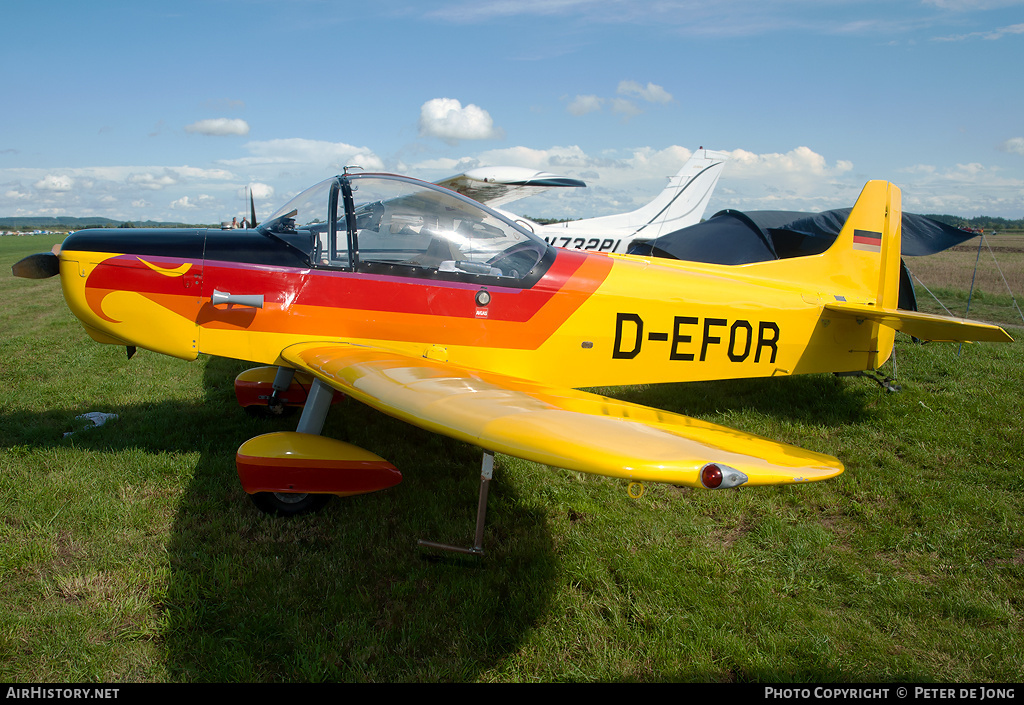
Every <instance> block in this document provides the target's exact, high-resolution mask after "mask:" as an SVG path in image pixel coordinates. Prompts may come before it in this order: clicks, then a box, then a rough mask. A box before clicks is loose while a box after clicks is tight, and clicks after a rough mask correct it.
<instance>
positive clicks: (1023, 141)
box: [999, 137, 1024, 157]
mask: <svg viewBox="0 0 1024 705" xmlns="http://www.w3.org/2000/svg"><path fill="white" fill-rule="evenodd" d="M999 148H1000V149H1001V150H1003V151H1004V152H1009V153H1010V154H1019V155H1020V156H1022V157H1024V137H1011V138H1010V139H1008V140H1006V141H1005V142H1003V143H1002V144H1001V145H999Z"/></svg>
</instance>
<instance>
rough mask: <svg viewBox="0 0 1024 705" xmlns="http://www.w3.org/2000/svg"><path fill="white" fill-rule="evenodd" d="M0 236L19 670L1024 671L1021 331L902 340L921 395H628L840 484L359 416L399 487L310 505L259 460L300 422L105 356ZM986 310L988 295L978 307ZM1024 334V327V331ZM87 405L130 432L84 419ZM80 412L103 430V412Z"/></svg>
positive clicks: (41, 674) (222, 376) (3, 653)
mask: <svg viewBox="0 0 1024 705" xmlns="http://www.w3.org/2000/svg"><path fill="white" fill-rule="evenodd" d="M50 244H52V243H50V242H42V241H40V240H39V239H38V238H3V239H2V240H0V297H2V300H3V301H4V306H3V309H2V313H0V316H2V325H3V331H4V332H3V334H2V336H0V380H2V382H3V385H4V389H5V391H6V397H5V401H6V403H5V404H4V405H3V407H2V409H0V544H2V548H0V681H3V682H47V681H62V682H67V681H86V682H88V681H121V682H133V681H182V682H211V681H217V682H219V681H266V682H270V681H321V680H329V681H377V682H379V681H457V682H463V681H651V680H682V681H764V682H769V681H785V682H793V681H830V682H831V681H860V682H876V681H943V682H957V681H963V682H989V681H994V682H1008V681H1009V682H1013V681H1019V680H1020V674H1021V673H1022V672H1024V663H1022V660H1024V656H1022V655H1024V636H1022V634H1024V624H1022V609H1024V597H1022V596H1024V537H1022V533H1021V519H1020V517H1021V514H1022V509H1024V506H1022V504H1024V479H1022V477H1021V472H1020V464H1021V459H1022V458H1024V440H1022V433H1021V431H1022V429H1021V421H1020V419H1021V417H1022V416H1024V409H1022V402H1021V400H1020V390H1021V389H1022V388H1024V365H1022V363H1021V352H1022V344H1021V343H1014V344H1011V345H989V344H982V345H966V346H964V348H963V350H962V352H961V353H960V355H959V356H958V355H957V346H955V345H937V344H935V345H925V346H914V345H912V344H910V342H909V341H908V340H905V339H903V340H901V341H900V342H899V345H898V355H897V361H898V365H899V366H898V371H899V382H900V383H901V384H902V385H903V390H902V391H901V392H900V393H897V394H887V393H885V392H883V391H882V390H881V388H880V387H878V386H876V385H874V384H873V383H871V382H869V381H867V380H864V379H853V378H836V377H833V376H828V375H820V376H808V377H794V378H788V379H768V380H750V381H730V382H716V383H702V384H691V385H653V386H648V387H628V388H622V389H619V390H616V394H617V395H618V396H620V397H621V398H625V399H628V400H630V401H636V402H640V403H644V404H648V405H651V406H656V407H659V408H665V409H669V410H673V411H678V412H682V413H686V414H689V415H692V416H696V417H699V418H703V419H707V420H710V421H714V422H717V423H722V424H725V425H729V426H734V427H736V428H740V429H743V430H745V431H749V432H753V433H759V434H762V435H766V436H769V437H772V438H776V439H779V440H783V441H786V442H789V443H793V444H796V445H800V446H803V447H806V448H810V449H813V450H818V451H822V452H827V453H831V454H835V455H838V456H839V457H840V459H842V460H843V462H844V463H845V464H846V472H845V473H844V474H843V475H841V476H840V477H838V478H836V479H834V480H831V481H827V482H822V483H815V484H812V485H806V486H788V487H781V488H741V489H739V490H735V491H726V492H703V491H691V490H685V489H680V488H676V487H671V486H663V485H649V486H648V487H647V492H646V494H645V495H644V496H643V497H642V498H640V499H639V500H632V499H630V498H629V497H628V496H627V494H626V487H625V484H624V483H622V482H620V481H616V480H612V479H608V478H601V477H593V476H588V475H582V474H578V473H572V472H567V471H564V470H559V469H552V468H547V467H543V466H539V465H536V464H533V463H528V462H525V461H521V460H518V459H515V458H510V457H508V456H500V455H499V456H498V457H497V459H496V471H495V482H494V483H492V487H491V496H490V503H489V505H488V524H487V531H486V535H485V538H484V547H485V550H486V552H487V555H486V557H485V558H483V559H482V560H480V559H475V558H468V557H466V558H462V557H458V556H454V555H452V556H434V555H431V554H428V553H426V552H424V551H422V550H421V549H418V548H417V547H416V540H417V539H418V538H426V539H430V540H435V541H444V542H451V543H457V544H461V545H469V544H471V543H472V535H473V522H474V518H475V511H476V498H477V491H478V480H479V461H480V457H479V452H478V451H477V450H475V449H474V448H472V447H469V446H466V445H464V444H461V443H458V442H455V441H452V440H450V439H447V438H444V437H440V436H435V435H432V434H429V433H427V432H424V431H421V430H419V429H415V428H412V427H409V426H407V425H405V424H403V423H401V422H398V421H395V420H393V419H390V418H388V417H386V416H383V415H381V414H378V413H376V412H374V411H372V410H369V409H367V408H366V407H363V406H361V405H359V404H357V403H355V402H352V401H351V400H347V401H346V402H344V403H343V404H341V405H339V406H338V407H336V408H335V409H334V410H333V411H332V413H331V415H330V417H329V418H328V422H327V426H326V428H325V434H327V435H329V436H332V437H335V438H340V439H343V440H347V441H349V442H352V443H355V444H356V445H359V446H362V447H365V448H367V449H369V450H372V451H374V452H376V453H378V454H379V455H381V456H383V457H385V458H387V459H388V460H390V461H392V462H393V463H394V464H395V465H396V466H398V467H399V468H400V469H401V470H402V472H403V474H404V477H405V479H404V481H403V483H402V484H400V485H399V486H397V487H395V488H393V489H391V490H388V491H385V492H381V493H376V494H371V495H364V496H361V497H355V498H350V499H346V500H339V501H335V502H333V503H332V504H330V505H329V506H328V507H327V508H326V509H325V510H324V511H323V512H321V513H319V514H317V515H315V516H308V517H299V518H296V519H293V520H280V519H273V518H270V517H267V516H264V515H262V514H260V513H258V512H257V511H256V510H255V509H254V508H253V507H252V505H251V504H250V503H249V502H248V500H247V498H246V496H245V494H244V493H243V491H242V490H241V488H240V486H239V483H238V479H237V475H236V472H235V469H234V459H233V455H234V452H235V450H236V449H237V447H238V445H240V444H241V443H242V442H243V441H245V440H246V439H248V438H250V437H252V436H255V435H258V434H260V433H265V432H268V431H271V430H286V429H292V428H294V423H295V419H294V418H292V419H285V420H274V421H266V420H262V421H261V420H257V419H253V418H251V417H249V416H247V415H246V414H244V413H243V412H242V411H241V410H240V409H239V408H238V407H237V405H236V404H235V402H234V396H233V390H232V381H233V379H234V376H235V375H236V374H237V373H238V372H240V371H241V370H242V369H244V368H245V367H246V365H245V364H243V363H238V362H234V361H227V360H220V359H210V358H201V359H199V360H197V361H195V362H192V363H186V362H182V361H180V360H175V359H172V358H166V357H161V356H159V355H156V354H153V353H149V352H147V351H139V353H138V355H136V356H135V357H134V358H133V359H132V360H130V361H129V360H127V359H126V356H125V353H124V350H123V349H121V348H115V347H111V346H104V345H99V344H96V343H94V342H92V341H91V340H89V339H88V337H87V336H86V334H85V333H84V331H82V329H81V327H80V326H79V325H78V324H77V322H76V321H75V319H74V317H73V316H72V315H71V314H70V312H69V311H68V310H67V307H66V306H65V305H64V303H63V301H62V300H61V295H60V290H59V286H57V282H56V280H50V281H45V282H30V281H24V280H19V279H14V278H13V277H11V276H10V275H9V274H8V273H9V271H10V269H9V267H10V264H11V263H13V262H14V261H16V260H17V259H19V258H20V257H21V256H23V255H24V254H29V253H31V252H35V251H40V250H46V249H49V245H50ZM972 310H973V305H972ZM1013 333H1014V334H1015V336H1016V337H1017V338H1018V339H1019V338H1020V337H1021V331H1020V329H1017V330H1015V331H1013ZM87 411H104V412H112V413H116V414H118V419H117V420H115V421H112V422H110V423H108V424H107V425H105V426H102V427H99V428H95V429H91V430H85V431H79V432H78V433H75V434H74V435H72V436H69V437H66V438H65V437H63V433H64V432H65V431H68V430H72V429H74V428H75V427H76V421H75V417H76V416H77V415H79V414H82V413H85V412H87ZM77 425H80V424H77Z"/></svg>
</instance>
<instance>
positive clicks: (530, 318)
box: [14, 173, 1010, 554]
mask: <svg viewBox="0 0 1024 705" xmlns="http://www.w3.org/2000/svg"><path fill="white" fill-rule="evenodd" d="M900 221H901V211H900V191H899V189H898V188H896V187H895V186H894V185H892V184H889V183H886V182H882V181H872V182H869V183H868V184H867V185H866V186H865V187H864V190H863V192H862V193H861V196H860V198H859V199H858V201H857V204H856V206H855V207H854V209H853V211H852V213H851V214H850V216H849V218H848V220H847V222H846V225H845V227H844V229H843V231H842V233H841V234H840V235H839V237H838V238H837V239H836V241H835V243H834V244H833V246H832V247H831V248H830V249H829V250H827V251H826V252H824V253H822V254H818V255H812V256H806V257H798V258H792V259H787V260H777V261H771V262H759V263H754V264H748V265H739V266H727V265H712V264H701V263H694V262H680V261H674V260H661V259H655V258H644V257H631V256H624V255H614V254H603V253H592V252H583V251H573V250H563V249H558V248H555V247H553V246H551V245H549V244H547V243H545V242H544V241H543V240H542V239H540V238H539V237H537V236H535V235H533V234H531V233H529V232H527V231H525V230H523V229H521V228H520V227H519V226H517V225H516V224H514V223H513V222H512V221H511V220H509V219H507V218H505V217H503V216H502V215H500V214H498V213H496V212H494V211H492V210H489V209H488V208H486V207H485V206H483V205H481V204H479V203H477V202H475V201H472V200H470V199H468V198H465V197H463V196H460V195H459V194H457V193H454V192H452V191H449V190H447V189H444V188H441V187H438V186H435V185H433V184H428V183H425V182H421V181H416V180H413V179H409V178H405V177H400V176H395V175H388V174H364V173H358V174H348V173H346V174H343V175H340V176H337V177H333V178H330V179H327V180H325V181H323V182H321V183H319V184H317V185H315V186H313V187H311V188H310V189H308V190H306V191H304V192H302V193H301V194H299V195H298V196H296V197H295V198H294V199H292V200H291V201H290V202H289V203H288V204H286V205H285V206H284V207H283V208H282V209H281V210H279V211H278V212H277V213H275V214H274V215H273V216H272V217H271V219H270V220H268V221H267V222H266V223H264V224H262V225H260V226H259V227H257V228H254V229H246V230H148V231H147V230H138V229H127V230H125V229H118V230H85V231H79V232H77V233H73V234H72V235H70V236H69V237H68V238H67V239H66V240H65V241H64V243H63V245H62V246H61V248H60V251H59V254H54V253H44V254H39V255H33V256H31V257H28V258H26V259H24V260H22V261H21V262H19V263H18V264H17V265H15V267H14V273H15V274H16V275H18V276H26V277H31V278H43V277H47V276H52V275H55V274H57V273H58V272H59V274H60V280H61V284H62V287H63V290H64V296H65V299H66V301H67V303H68V305H69V306H70V308H71V310H72V311H73V312H74V313H75V315H76V316H77V317H78V318H79V319H80V321H81V322H82V325H83V326H84V327H85V329H86V331H87V332H88V333H89V335H90V336H92V338H94V339H95V340H97V341H99V342H102V343H110V344H116V345H124V346H127V347H128V349H129V354H131V353H132V352H133V351H134V348H135V346H138V347H142V348H146V349H149V350H153V351H156V352H160V353H164V354H167V355H173V356H176V357H180V358H184V359H193V358H195V357H196V356H197V355H198V354H199V353H206V354H210V355H220V356H225V357H231V358H237V359H242V360H249V361H253V362H256V363H260V364H263V365H267V366H270V367H264V368H257V369H256V370H252V371H249V372H246V373H243V374H242V375H240V376H239V378H238V380H237V381H236V390H237V391H238V395H239V400H240V401H241V402H242V403H243V404H263V405H267V406H269V407H271V408H280V406H281V405H282V404H292V405H299V406H302V414H301V416H300V418H299V422H298V427H297V430H296V431H295V432H278V433H271V434H266V435H263V436H259V437H257V438H254V439H251V440H249V441H247V442H246V443H244V444H243V445H242V446H241V447H240V448H239V450H238V455H237V467H238V472H239V476H240V479H241V481H242V485H243V487H244V488H245V490H246V492H248V493H249V494H250V495H251V496H252V497H253V499H254V501H255V502H256V504H257V506H259V507H260V508H261V509H264V510H266V511H273V512H278V513H284V514H292V513H298V512H302V511H308V510H311V509H314V508H317V507H319V506H320V505H322V504H323V502H324V501H325V500H326V499H327V498H328V497H329V496H330V495H341V496H344V495H350V494H358V493H362V492H370V491H374V490H379V489H383V488H385V487H390V486H392V485H394V484H396V483H397V482H399V481H400V479H401V475H400V474H399V473H398V471H397V470H396V469H395V468H394V467H393V466H392V465H391V464H390V463H388V462H387V461H386V460H384V459H382V458H380V457H378V456H376V455H374V454H372V453H370V452H368V451H365V450H362V449H359V448H355V447H354V446H351V445H349V444H346V443H342V442H340V441H337V440H333V439H329V438H325V437H323V436H321V435H320V433H321V430H322V428H323V424H324V420H325V418H326V415H327V412H328V410H329V408H330V405H331V403H332V401H333V400H334V397H335V391H340V392H342V393H344V394H346V395H348V396H350V397H352V398H354V399H357V400H358V401H360V402H363V403H365V404H368V405H369V406H372V407H374V408H376V409H378V410H380V411H383V412H385V413H387V414H390V415H392V416H395V417H397V418H399V419H402V420H404V421H407V422H409V423H411V424H414V425H417V426H420V427H422V428H424V429H427V430H430V431H434V432H437V433H441V434H444V435H447V436H451V437H453V438H457V439H460V440H463V441H465V442H467V443H471V444H473V445H476V446H479V447H480V448H482V449H483V450H484V463H483V470H482V473H481V496H480V506H479V510H478V522H477V537H476V543H475V545H474V547H473V548H471V549H459V548H456V547H445V546H441V547H443V548H452V549H454V550H464V551H467V552H470V553H478V554H479V553H482V531H483V522H484V516H485V505H486V496H487V487H488V483H489V481H490V479H491V467H492V465H491V464H492V462H493V455H492V454H493V453H495V452H499V453H506V454H509V455H514V456H518V457H521V458H525V459H528V460H532V461H535V462H539V463H544V464H547V465H551V466H556V467H562V468H568V469H570V470H577V471H583V472H589V473H597V474H600V475H607V476H612V477H619V478H624V479H626V480H629V481H631V482H633V483H640V482H667V483H671V484H675V485H685V486H690V487H704V488H727V487H736V486H741V485H771V484H782V483H797V482H808V481H813V480H823V479H826V478H830V477H834V476H835V475H838V474H839V473H841V472H842V471H843V466H842V464H841V463H840V462H839V461H838V460H837V459H836V458H834V457H831V456H827V455H822V454H819V453H814V452H810V451H806V450H803V449H800V448H797V447H794V446H790V445H785V444H783V443H778V442H775V441H772V440H769V439H765V438H761V437H758V436H754V435H751V434H748V433H744V432H742V431H738V430H735V429H730V428H725V427H722V426H717V425H714V424H710V423H706V422H703V421H699V420H696V419H692V418H688V417H686V416H682V415H678V414H672V413H668V412H664V411H660V410H657V409H652V408H648V407H644V406H640V405H636V404H629V403H626V402H622V401H617V400H615V399H610V398H607V397H603V396H598V395H595V394H590V393H587V392H582V391H578V389H579V388H581V387H595V386H602V387H604V386H612V385H624V384H645V383H654V382H687V381H695V380H713V379H728V378H744V377H746V378H750V377H769V376H778V375H793V374H804V373H816V372H852V371H859V370H874V369H876V368H878V367H879V366H880V365H882V364H883V363H884V362H885V361H886V359H887V358H888V357H889V355H890V354H891V351H892V348H893V341H894V336H895V331H897V330H901V331H904V332H906V333H909V334H910V335H913V336H915V337H917V338H921V339H926V340H948V341H961V340H985V341H1009V340H1010V337H1009V336H1008V335H1007V334H1006V332H1005V331H1003V330H1002V329H1001V328H999V327H997V326H992V325H988V324H984V323H978V322H974V321H966V320H961V319H952V318H945V317H939V316H932V315H927V314H923V313H917V312H913V311H903V310H899V309H898V308H897V305H896V302H897V295H898V286H899V272H900V264H899V263H900ZM632 487H633V488H634V489H635V487H636V486H635V485H634V486H632ZM428 545H431V546H438V545H437V544H428Z"/></svg>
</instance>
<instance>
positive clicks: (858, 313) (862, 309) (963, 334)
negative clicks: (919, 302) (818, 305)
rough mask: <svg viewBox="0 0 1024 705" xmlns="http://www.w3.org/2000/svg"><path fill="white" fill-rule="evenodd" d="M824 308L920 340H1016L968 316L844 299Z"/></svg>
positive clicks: (1009, 341)
mask: <svg viewBox="0 0 1024 705" xmlns="http://www.w3.org/2000/svg"><path fill="white" fill-rule="evenodd" d="M825 310H826V311H828V312H831V313H835V314H839V315H841V316H846V317H850V318H856V319H860V320H867V321H871V322H873V323H878V324H879V325H883V326H888V327H889V328H893V329H895V330H898V331H902V332H903V333H906V334H907V335H912V336H914V337H915V338H920V339H921V340H934V341H943V342H967V341H984V342H991V343H1012V342H1013V338H1011V337H1010V335H1009V334H1008V333H1007V332H1006V331H1005V330H1003V329H1002V328H1000V327H999V326H996V325H992V324H991V323H982V322H981V321H971V320H968V319H966V318H950V317H947V316H935V315H932V314H930V313H921V312H919V311H904V310H903V309H887V308H879V307H877V306H871V305H868V304H855V303H847V302H844V301H838V302H836V303H831V304H825Z"/></svg>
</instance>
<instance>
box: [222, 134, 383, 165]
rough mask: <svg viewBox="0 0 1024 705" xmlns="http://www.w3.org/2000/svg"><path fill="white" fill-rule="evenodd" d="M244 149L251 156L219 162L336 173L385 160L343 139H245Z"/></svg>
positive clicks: (381, 162)
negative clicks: (350, 167)
mask: <svg viewBox="0 0 1024 705" xmlns="http://www.w3.org/2000/svg"><path fill="white" fill-rule="evenodd" d="M245 149H246V150H248V151H249V152H250V153H251V154H252V155H253V156H251V157H241V158H239V159H226V160H223V161H222V162H221V163H222V164H225V165H228V166H233V167H246V168H256V167H270V166H273V167H281V166H294V167H297V168H300V169H301V170H303V171H305V172H313V173H316V172H322V171H325V170H326V171H332V172H334V173H336V174H338V173H341V171H342V169H344V167H346V166H361V167H363V168H364V169H368V170H371V171H379V170H381V169H383V168H384V162H383V161H382V160H381V158H380V157H378V156H377V155H376V154H374V153H373V151H372V150H370V149H368V148H366V147H355V146H353V145H351V144H345V143H344V142H327V141H325V140H309V139H303V138H301V137H289V138H285V139H276V140H265V141H259V142H248V143H246V145H245Z"/></svg>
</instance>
